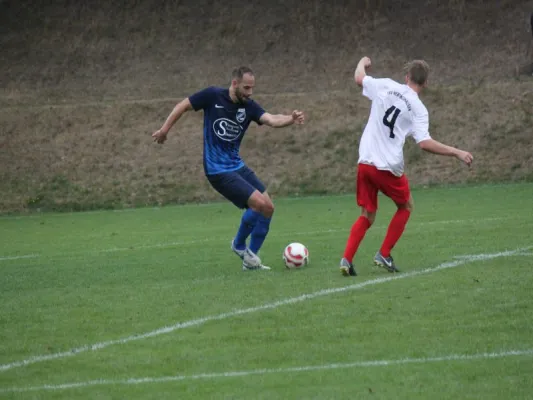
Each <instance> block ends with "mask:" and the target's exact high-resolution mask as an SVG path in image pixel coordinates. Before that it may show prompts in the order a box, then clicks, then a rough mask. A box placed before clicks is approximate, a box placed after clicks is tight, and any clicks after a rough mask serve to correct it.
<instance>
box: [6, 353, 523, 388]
mask: <svg viewBox="0 0 533 400" xmlns="http://www.w3.org/2000/svg"><path fill="white" fill-rule="evenodd" d="M532 355H533V349H530V350H508V351H501V352H497V353H478V354H451V355H447V356H440V357H423V358H400V359H397V360H370V361H356V362H351V363H335V364H324V365H307V366H301V367H288V368H272V369H271V368H265V369H255V370H249V371H228V372H212V373H204V374H197V375H175V376H161V377H157V378H152V377H145V378H128V379H116V380H108V379H96V380H91V381H86V382H71V383H63V384H59V385H43V386H30V387H18V388H17V387H14V388H8V389H0V393H13V392H31V391H33V392H35V391H43V390H65V389H79V388H86V387H89V386H97V385H139V384H143V383H163V382H180V381H186V380H198V379H221V378H240V377H245V376H250V375H266V374H280V373H283V374H287V373H300V372H312V371H324V370H333V369H341V368H342V369H347V368H368V367H389V366H392V365H402V364H426V363H435V362H450V361H476V360H483V359H495V358H504V357H517V356H532Z"/></svg>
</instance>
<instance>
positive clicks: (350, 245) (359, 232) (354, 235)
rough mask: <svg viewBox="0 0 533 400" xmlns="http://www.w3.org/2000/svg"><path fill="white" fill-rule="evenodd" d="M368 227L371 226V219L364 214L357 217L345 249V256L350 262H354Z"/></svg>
mask: <svg viewBox="0 0 533 400" xmlns="http://www.w3.org/2000/svg"><path fill="white" fill-rule="evenodd" d="M368 228H370V221H369V220H368V218H367V217H365V216H363V215H361V216H360V217H359V218H357V221H355V222H354V224H353V225H352V229H351V231H350V236H349V237H348V241H347V243H346V248H345V249H344V258H346V259H347V260H348V261H349V262H353V257H354V256H355V252H356V251H357V248H358V247H359V243H361V241H362V240H363V238H364V237H365V234H366V231H367V230H368Z"/></svg>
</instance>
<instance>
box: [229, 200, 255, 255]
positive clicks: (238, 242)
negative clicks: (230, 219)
mask: <svg viewBox="0 0 533 400" xmlns="http://www.w3.org/2000/svg"><path fill="white" fill-rule="evenodd" d="M260 215H261V214H259V213H258V212H255V211H253V210H252V209H251V208H248V209H247V210H246V211H245V212H244V214H243V215H242V219H241V225H240V226H239V230H238V231H237V234H236V235H235V239H234V241H233V243H234V245H235V247H236V248H237V249H238V250H244V249H245V248H246V239H248V236H250V233H252V231H253V229H254V227H255V225H256V223H257V219H258V218H259V216H260Z"/></svg>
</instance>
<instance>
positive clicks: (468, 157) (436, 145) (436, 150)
mask: <svg viewBox="0 0 533 400" xmlns="http://www.w3.org/2000/svg"><path fill="white" fill-rule="evenodd" d="M418 145H419V146H420V148H421V149H422V150H424V151H427V152H429V153H433V154H439V155H441V156H450V157H455V158H457V159H459V160H461V161H462V162H464V163H465V164H466V165H468V166H470V164H472V161H473V160H474V157H473V156H472V154H470V153H469V152H468V151H464V150H460V149H457V148H455V147H452V146H448V145H445V144H443V143H440V142H437V141H436V140H434V139H426V140H422V141H421V142H419V143H418Z"/></svg>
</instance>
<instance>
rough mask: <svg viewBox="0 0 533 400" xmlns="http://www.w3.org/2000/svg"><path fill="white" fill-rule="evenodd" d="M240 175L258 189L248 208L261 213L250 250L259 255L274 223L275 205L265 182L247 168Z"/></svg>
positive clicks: (251, 237) (252, 234)
mask: <svg viewBox="0 0 533 400" xmlns="http://www.w3.org/2000/svg"><path fill="white" fill-rule="evenodd" d="M239 174H240V175H241V176H242V177H243V178H244V179H245V180H246V181H247V182H248V183H249V184H250V185H252V186H253V187H255V188H256V191H254V193H252V196H251V197H250V199H249V200H248V207H250V208H251V209H252V210H253V211H254V212H256V213H259V215H258V216H257V221H256V224H255V226H254V228H253V230H252V233H251V235H250V246H249V249H250V250H251V251H252V252H253V253H254V254H258V253H259V250H260V249H261V246H263V243H264V242H265V239H266V237H267V235H268V232H269V230H270V222H271V221H272V215H273V214H274V203H273V202H272V199H271V198H270V196H269V195H268V193H267V191H266V187H265V185H264V184H263V182H261V180H260V179H259V178H258V177H257V176H256V175H255V173H254V172H253V171H252V170H251V169H250V168H248V167H247V166H245V167H244V168H241V169H240V170H239Z"/></svg>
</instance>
